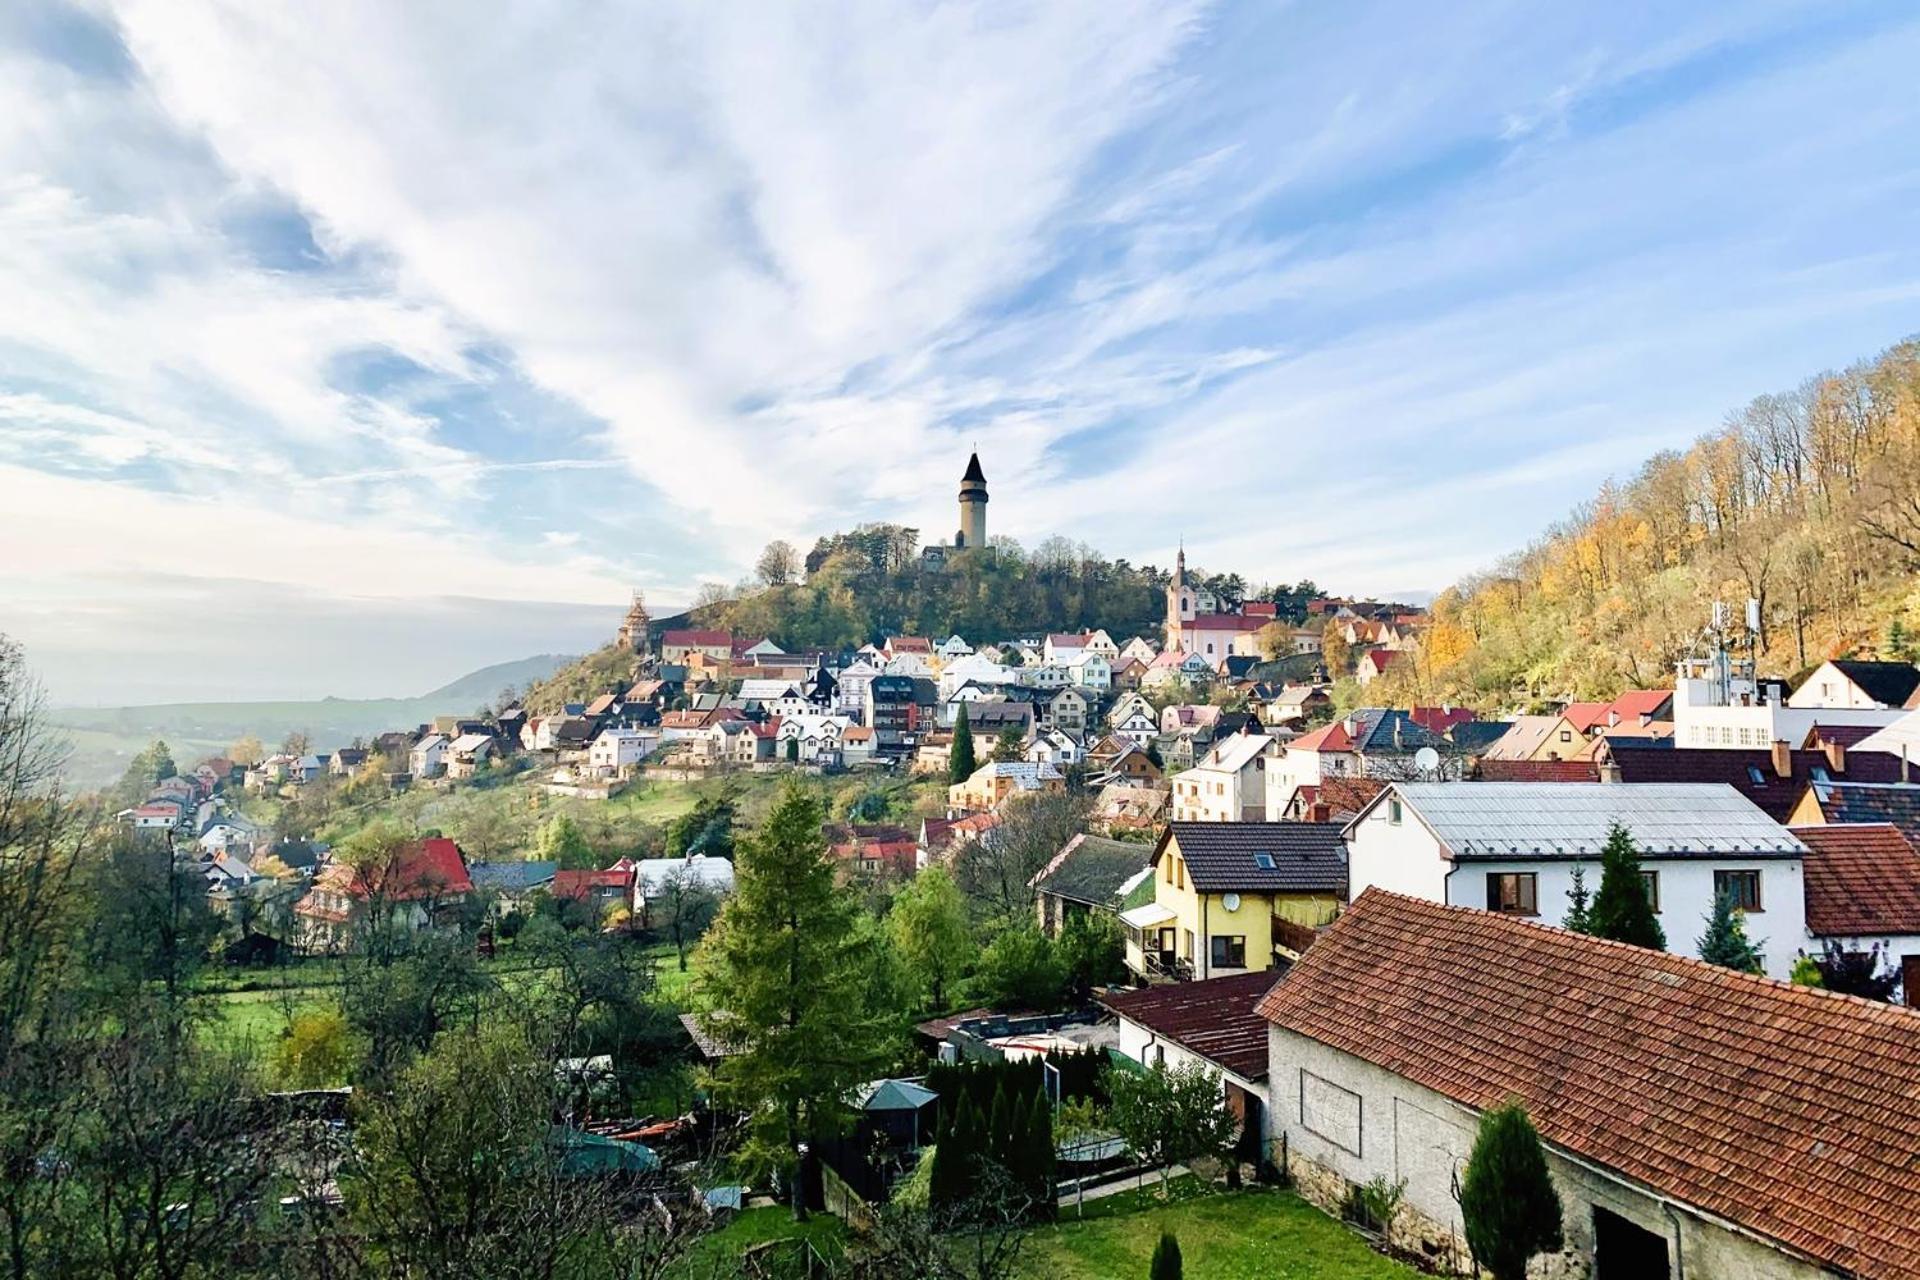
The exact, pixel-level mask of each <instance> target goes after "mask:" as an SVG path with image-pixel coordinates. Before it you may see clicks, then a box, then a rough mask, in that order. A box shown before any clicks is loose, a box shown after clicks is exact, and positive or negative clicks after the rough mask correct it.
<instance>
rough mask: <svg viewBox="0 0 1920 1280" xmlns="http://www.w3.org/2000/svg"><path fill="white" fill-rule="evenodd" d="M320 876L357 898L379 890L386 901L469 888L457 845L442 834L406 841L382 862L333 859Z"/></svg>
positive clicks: (455, 891) (471, 886) (464, 890)
mask: <svg viewBox="0 0 1920 1280" xmlns="http://www.w3.org/2000/svg"><path fill="white" fill-rule="evenodd" d="M320 878H321V880H323V881H325V882H326V884H327V887H328V888H331V889H337V890H339V891H340V892H343V893H347V894H350V895H352V896H353V897H356V898H361V899H365V898H370V897H372V896H373V895H374V894H375V893H379V894H382V895H383V896H385V897H386V898H387V899H389V900H390V901H404V900H406V899H409V898H429V897H433V896H434V895H436V894H448V893H471V892H472V891H473V880H472V879H471V878H470V877H469V876H468V875H467V860H466V859H465V858H464V857H462V856H461V855H460V846H459V845H457V844H455V843H454V842H453V841H451V840H449V839H447V838H446V837H445V836H432V837H429V838H428V839H425V840H421V841H419V842H418V843H416V844H411V845H406V846H404V847H402V848H401V849H400V851H399V852H398V853H396V854H395V855H394V856H393V858H392V859H391V860H389V861H388V862H387V863H386V864H385V865H383V866H363V867H354V866H351V865H349V864H347V863H344V862H336V863H334V864H333V865H332V866H330V867H328V868H327V870H326V871H325V872H323V873H322V874H321V877H320Z"/></svg>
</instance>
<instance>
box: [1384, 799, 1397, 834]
mask: <svg viewBox="0 0 1920 1280" xmlns="http://www.w3.org/2000/svg"><path fill="white" fill-rule="evenodd" d="M1387 822H1388V824H1389V825H1391V826H1396V827H1397V826H1399V825H1400V802H1399V801H1398V800H1397V799H1396V800H1389V801H1387Z"/></svg>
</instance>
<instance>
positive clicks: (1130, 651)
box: [1117, 636, 1160, 663]
mask: <svg viewBox="0 0 1920 1280" xmlns="http://www.w3.org/2000/svg"><path fill="white" fill-rule="evenodd" d="M1117 656H1118V657H1120V658H1121V659H1124V660H1127V661H1134V660H1138V661H1140V662H1145V663H1151V662H1152V661H1153V660H1154V659H1155V658H1157V657H1159V656H1160V649H1159V646H1157V645H1155V644H1154V643H1153V642H1152V641H1151V640H1148V639H1146V638H1144V637H1142V636H1135V637H1134V638H1133V639H1131V640H1129V641H1127V642H1126V643H1125V644H1123V645H1121V646H1120V652H1119V654H1118V655H1117Z"/></svg>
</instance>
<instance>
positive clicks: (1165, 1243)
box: [1147, 1231, 1181, 1280]
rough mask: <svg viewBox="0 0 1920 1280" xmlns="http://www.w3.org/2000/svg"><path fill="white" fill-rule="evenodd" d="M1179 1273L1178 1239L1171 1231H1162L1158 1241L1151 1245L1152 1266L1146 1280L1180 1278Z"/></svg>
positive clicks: (1172, 1279)
mask: <svg viewBox="0 0 1920 1280" xmlns="http://www.w3.org/2000/svg"><path fill="white" fill-rule="evenodd" d="M1180 1274H1181V1264H1180V1239H1179V1237H1178V1236H1176V1235H1174V1234H1173V1232H1171V1231H1162V1232H1161V1233H1160V1243H1159V1244H1157V1245H1155V1246H1154V1247H1153V1266H1152V1267H1151V1268H1150V1269H1149V1270H1148V1272H1147V1280H1180Z"/></svg>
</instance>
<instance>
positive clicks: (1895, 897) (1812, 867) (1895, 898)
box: [1793, 822, 1920, 938]
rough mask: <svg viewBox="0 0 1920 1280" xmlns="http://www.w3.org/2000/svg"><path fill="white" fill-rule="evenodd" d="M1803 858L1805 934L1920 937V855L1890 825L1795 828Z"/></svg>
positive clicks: (1839, 936) (1868, 824)
mask: <svg viewBox="0 0 1920 1280" xmlns="http://www.w3.org/2000/svg"><path fill="white" fill-rule="evenodd" d="M1793 834H1795V835H1797V836H1799V837H1800V838H1801V839H1802V840H1804V841H1806V844H1807V848H1809V849H1811V850H1813V853H1812V854H1811V855H1810V856H1809V857H1808V858H1807V860H1806V863H1805V866H1806V885H1807V929H1808V931H1809V932H1811V933H1813V934H1816V935H1818V936H1822V937H1829V938H1877V937H1886V936H1887V935H1889V934H1900V933H1920V853H1916V852H1915V851H1914V848H1913V846H1912V845H1911V844H1909V843H1908V842H1907V838H1906V836H1905V835H1903V834H1902V833H1901V831H1900V828H1898V827H1896V826H1894V825H1893V824H1892V823H1890V822H1863V823H1857V824H1842V823H1831V824H1826V825H1822V826H1817V827H1795V828H1793Z"/></svg>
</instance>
